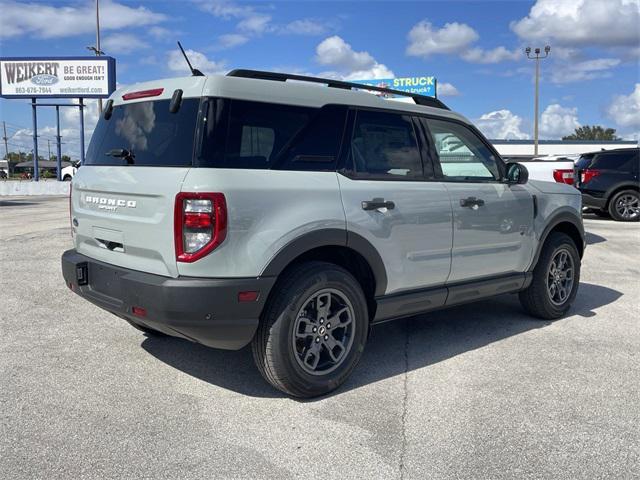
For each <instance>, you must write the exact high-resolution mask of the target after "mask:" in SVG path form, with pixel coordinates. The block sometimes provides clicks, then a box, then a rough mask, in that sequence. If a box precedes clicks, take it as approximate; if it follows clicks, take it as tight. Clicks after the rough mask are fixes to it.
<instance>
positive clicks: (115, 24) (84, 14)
mask: <svg viewBox="0 0 640 480" xmlns="http://www.w3.org/2000/svg"><path fill="white" fill-rule="evenodd" d="M0 11H1V12H2V14H1V15H0V38H2V37H5V38H9V37H20V36H33V37H39V38H56V37H72V36H77V35H85V34H88V33H93V32H94V31H95V23H94V22H93V21H92V20H91V19H93V18H95V7H94V4H93V2H84V3H82V4H72V5H71V6H60V7H55V6H51V5H46V4H42V3H26V2H15V1H10V0H3V1H0ZM164 20H166V16H165V15H163V14H160V13H155V12H153V11H151V10H149V9H148V8H145V7H129V6H127V5H123V4H121V3H117V2H114V1H111V0H103V2H101V4H100V27H101V29H102V30H104V31H109V30H119V29H123V28H128V27H132V28H139V27H141V26H146V25H155V24H157V23H161V22H163V21H164Z"/></svg>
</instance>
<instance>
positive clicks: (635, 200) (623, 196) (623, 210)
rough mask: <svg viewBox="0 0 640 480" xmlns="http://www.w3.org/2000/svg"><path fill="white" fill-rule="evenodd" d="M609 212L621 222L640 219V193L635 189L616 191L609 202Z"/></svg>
mask: <svg viewBox="0 0 640 480" xmlns="http://www.w3.org/2000/svg"><path fill="white" fill-rule="evenodd" d="M609 214H610V215H611V217H613V219H614V220H617V221H619V222H637V221H638V220H640V193H638V192H636V191H635V190H623V191H621V192H618V193H616V194H615V195H614V196H613V198H612V199H611V201H610V202H609Z"/></svg>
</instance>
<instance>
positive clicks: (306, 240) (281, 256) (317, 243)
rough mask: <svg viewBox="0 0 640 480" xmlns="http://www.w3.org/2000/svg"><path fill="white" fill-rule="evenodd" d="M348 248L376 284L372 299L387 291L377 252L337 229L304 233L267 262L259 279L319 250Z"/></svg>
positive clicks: (364, 242)
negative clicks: (368, 271)
mask: <svg viewBox="0 0 640 480" xmlns="http://www.w3.org/2000/svg"><path fill="white" fill-rule="evenodd" d="M331 246H336V247H347V248H350V249H352V250H354V251H356V252H357V253H359V254H360V255H361V256H362V257H363V258H364V259H365V261H366V262H367V263H368V264H369V267H370V268H371V271H372V273H373V277H374V279H375V282H376V289H375V295H376V296H378V295H383V294H384V292H385V291H386V289H387V270H386V268H385V266H384V262H383V261H382V257H380V254H379V253H378V251H377V250H376V248H375V247H374V246H373V245H372V244H371V242H369V241H368V240H367V239H366V238H364V237H363V236H361V235H359V234H357V233H354V232H350V231H347V230H342V229H339V228H325V229H321V230H314V231H312V232H308V233H305V234H303V235H301V236H299V237H297V238H295V239H294V240H292V241H290V242H289V243H288V244H286V245H285V246H284V247H282V248H281V249H280V250H279V251H278V253H276V255H275V256H274V257H273V258H272V259H271V260H270V261H269V263H268V264H267V266H266V267H265V269H264V270H263V272H262V275H261V276H266V277H275V276H278V275H280V274H281V273H282V272H283V271H284V269H285V268H286V267H287V265H289V264H290V263H291V262H292V261H293V260H295V259H296V258H298V257H299V256H300V255H303V254H304V253H307V252H308V251H310V250H313V249H315V248H319V247H331Z"/></svg>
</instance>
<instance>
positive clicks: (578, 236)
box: [529, 211, 585, 271]
mask: <svg viewBox="0 0 640 480" xmlns="http://www.w3.org/2000/svg"><path fill="white" fill-rule="evenodd" d="M553 232H561V233H564V234H566V235H568V236H569V237H571V239H572V240H573V241H574V243H575V245H576V248H577V249H578V253H579V254H580V258H582V256H583V255H584V249H585V237H584V227H583V225H582V219H581V218H580V217H578V215H577V214H575V213H571V212H567V211H563V212H560V213H558V214H556V215H554V216H553V217H552V218H551V220H550V221H549V222H548V223H547V226H546V227H545V229H544V230H543V231H542V234H541V235H540V241H539V242H538V247H537V249H536V253H535V256H534V258H533V262H532V263H531V268H530V269H529V271H533V269H534V268H535V266H536V265H537V264H538V259H539V258H540V253H541V252H542V248H543V247H544V245H545V243H546V241H547V239H548V238H549V235H550V234H551V233H553Z"/></svg>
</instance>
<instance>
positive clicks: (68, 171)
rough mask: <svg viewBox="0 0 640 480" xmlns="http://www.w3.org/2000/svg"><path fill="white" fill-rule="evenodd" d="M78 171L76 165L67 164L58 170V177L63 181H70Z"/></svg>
mask: <svg viewBox="0 0 640 480" xmlns="http://www.w3.org/2000/svg"><path fill="white" fill-rule="evenodd" d="M77 171H78V167H77V166H76V165H69V166H68V167H64V168H63V169H62V171H61V172H60V178H61V179H62V180H63V181H65V182H70V181H71V180H72V179H73V177H74V176H75V174H76V172H77Z"/></svg>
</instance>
